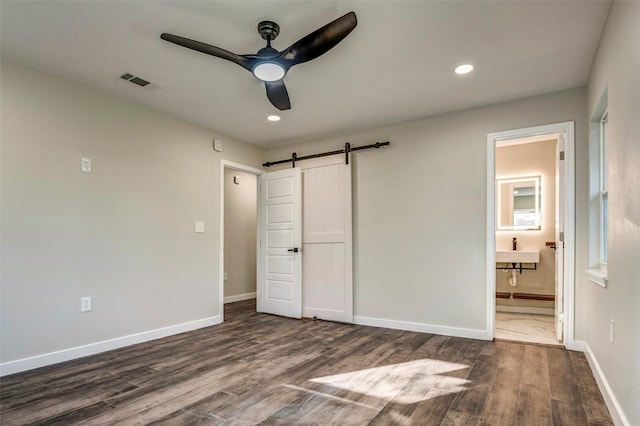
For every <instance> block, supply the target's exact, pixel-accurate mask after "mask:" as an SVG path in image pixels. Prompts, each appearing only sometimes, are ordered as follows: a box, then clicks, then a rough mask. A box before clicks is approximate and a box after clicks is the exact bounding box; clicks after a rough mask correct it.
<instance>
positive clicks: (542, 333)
mask: <svg viewBox="0 0 640 426" xmlns="http://www.w3.org/2000/svg"><path fill="white" fill-rule="evenodd" d="M554 323H555V318H554V316H553V315H538V314H521V313H516V312H496V332H495V338H496V339H501V340H513V341H517V342H528V343H542V344H545V345H558V346H562V342H560V341H558V340H556V332H555V327H554Z"/></svg>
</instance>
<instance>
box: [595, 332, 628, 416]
mask: <svg viewBox="0 0 640 426" xmlns="http://www.w3.org/2000/svg"><path fill="white" fill-rule="evenodd" d="M584 346H585V351H584V354H585V356H586V358H587V362H588V363H589V366H590V367H591V371H593V376H594V377H595V378H596V382H597V383H598V388H600V393H602V396H603V398H604V402H605V403H606V404H607V408H608V409H609V413H611V417H612V420H613V424H615V425H616V426H630V425H631V423H629V421H628V420H627V418H626V416H625V415H624V411H622V407H620V404H619V403H618V399H617V398H616V396H615V395H614V393H613V391H612V390H611V387H610V386H609V382H608V381H607V378H606V377H605V375H604V373H603V372H602V369H601V368H600V364H598V360H597V359H596V357H595V355H594V354H593V352H592V351H591V348H590V347H589V344H588V343H585V345H584Z"/></svg>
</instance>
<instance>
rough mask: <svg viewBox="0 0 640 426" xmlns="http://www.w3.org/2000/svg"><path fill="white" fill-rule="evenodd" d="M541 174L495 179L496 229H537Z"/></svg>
mask: <svg viewBox="0 0 640 426" xmlns="http://www.w3.org/2000/svg"><path fill="white" fill-rule="evenodd" d="M541 190H542V188H541V176H526V177H518V178H508V179H496V230H498V231H539V230H540V229H541V224H542V214H541V210H540V198H541V194H540V193H541V192H542V191H541Z"/></svg>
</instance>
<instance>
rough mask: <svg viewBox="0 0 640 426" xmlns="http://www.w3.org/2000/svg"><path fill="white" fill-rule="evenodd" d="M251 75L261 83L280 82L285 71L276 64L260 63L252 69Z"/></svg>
mask: <svg viewBox="0 0 640 426" xmlns="http://www.w3.org/2000/svg"><path fill="white" fill-rule="evenodd" d="M252 72H253V75H255V76H256V78H258V79H259V80H262V81H278V80H282V78H283V77H284V75H285V74H286V73H287V70H286V69H284V67H283V66H282V65H280V64H278V63H275V62H260V63H259V64H258V65H256V66H255V67H253V70H252Z"/></svg>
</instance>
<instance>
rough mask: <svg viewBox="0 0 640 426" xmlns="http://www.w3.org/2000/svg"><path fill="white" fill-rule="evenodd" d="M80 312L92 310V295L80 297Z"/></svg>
mask: <svg viewBox="0 0 640 426" xmlns="http://www.w3.org/2000/svg"><path fill="white" fill-rule="evenodd" d="M80 312H91V297H82V298H80Z"/></svg>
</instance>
